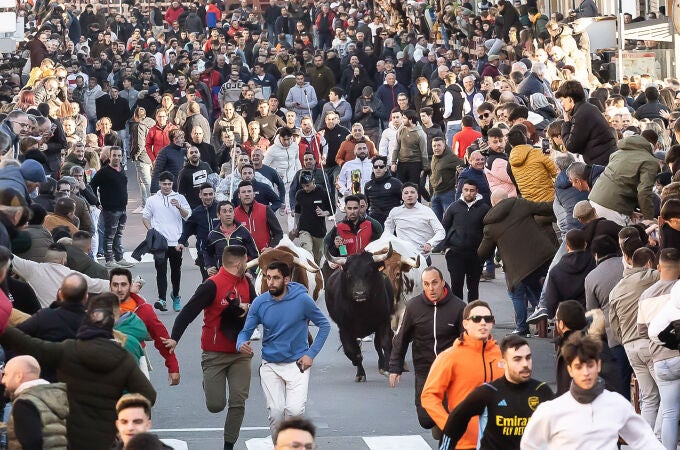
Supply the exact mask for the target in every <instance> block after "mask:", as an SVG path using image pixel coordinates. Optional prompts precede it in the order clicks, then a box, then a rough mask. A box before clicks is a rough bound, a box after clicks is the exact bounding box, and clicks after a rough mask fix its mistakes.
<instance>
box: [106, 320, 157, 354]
mask: <svg viewBox="0 0 680 450" xmlns="http://www.w3.org/2000/svg"><path fill="white" fill-rule="evenodd" d="M113 329H114V330H118V331H120V332H121V333H123V334H124V335H125V336H127V340H126V341H125V350H127V351H129V352H130V353H132V356H134V357H135V360H136V361H139V358H141V357H142V355H143V354H144V348H143V347H142V342H144V341H148V340H150V339H151V336H149V331H148V330H147V329H146V325H144V322H143V321H142V319H140V318H139V316H138V315H137V314H135V313H133V312H127V313H125V314H123V315H121V316H120V319H118V322H116V324H115V325H114V326H113Z"/></svg>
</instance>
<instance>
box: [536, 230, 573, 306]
mask: <svg viewBox="0 0 680 450" xmlns="http://www.w3.org/2000/svg"><path fill="white" fill-rule="evenodd" d="M566 254H567V241H566V240H564V239H562V243H561V244H560V247H559V248H558V249H557V253H555V256H554V257H553V259H552V261H551V262H550V267H548V274H547V275H546V276H545V281H544V282H543V289H541V296H540V298H539V299H538V307H539V308H546V305H545V290H546V289H547V287H548V277H550V270H551V269H552V268H553V267H555V264H557V263H558V262H560V260H561V259H562V257H563V256H564V255H566ZM551 319H552V317H551Z"/></svg>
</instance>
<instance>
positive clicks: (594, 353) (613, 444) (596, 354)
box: [521, 333, 664, 450]
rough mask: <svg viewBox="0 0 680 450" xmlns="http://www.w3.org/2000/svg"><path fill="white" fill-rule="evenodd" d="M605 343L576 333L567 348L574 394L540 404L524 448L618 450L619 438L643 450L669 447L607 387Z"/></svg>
mask: <svg viewBox="0 0 680 450" xmlns="http://www.w3.org/2000/svg"><path fill="white" fill-rule="evenodd" d="M601 351H602V341H601V340H600V339H599V338H595V337H593V336H583V335H582V334H581V333H574V334H573V335H572V336H571V337H570V338H569V340H567V342H566V343H565V344H564V345H563V346H562V356H563V357H564V359H565V360H566V362H567V370H568V371H569V375H570V376H571V378H572V382H571V387H570V388H569V392H565V393H564V394H562V395H561V396H559V397H557V398H556V399H555V400H552V401H549V402H544V403H541V404H540V405H538V407H537V408H536V412H534V414H533V415H532V416H531V419H529V423H528V425H527V426H526V428H525V429H524V435H523V436H522V443H521V448H522V450H538V449H543V448H546V447H547V448H564V449H567V448H597V449H599V450H616V448H617V443H618V441H619V436H621V437H622V438H623V439H624V440H625V441H626V443H627V444H628V446H629V447H630V448H632V449H639V450H664V447H663V445H661V443H660V442H659V441H658V440H657V439H656V436H655V435H654V432H653V431H652V428H651V427H650V426H649V425H648V424H647V422H645V420H644V419H643V418H642V416H639V415H638V414H637V413H636V412H635V410H634V409H633V406H632V405H631V403H630V401H628V400H626V399H625V398H624V397H622V396H621V395H619V394H617V393H615V392H610V391H607V390H605V389H604V380H603V379H602V378H601V377H600V376H599V373H600V369H601V368H602V361H601V360H600V354H601Z"/></svg>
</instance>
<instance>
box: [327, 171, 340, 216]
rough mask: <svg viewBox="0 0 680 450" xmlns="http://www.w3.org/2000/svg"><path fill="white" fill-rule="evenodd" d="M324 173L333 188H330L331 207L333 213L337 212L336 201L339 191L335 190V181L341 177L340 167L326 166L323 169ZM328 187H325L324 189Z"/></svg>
mask: <svg viewBox="0 0 680 450" xmlns="http://www.w3.org/2000/svg"><path fill="white" fill-rule="evenodd" d="M323 171H324V172H326V176H327V177H328V182H329V183H330V184H331V186H328V188H329V189H330V190H329V191H328V193H329V194H330V197H331V202H332V203H331V207H332V208H333V211H335V199H336V193H337V189H335V188H334V186H335V181H336V180H337V178H338V175H340V166H331V167H328V166H324V169H323ZM325 188H326V186H324V189H325Z"/></svg>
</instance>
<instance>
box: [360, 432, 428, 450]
mask: <svg viewBox="0 0 680 450" xmlns="http://www.w3.org/2000/svg"><path fill="white" fill-rule="evenodd" d="M363 440H364V442H365V443H366V445H368V448H370V449H371V450H403V449H405V448H407V449H409V450H432V449H431V447H430V446H429V445H427V442H425V439H423V437H422V436H419V435H411V436H368V437H363Z"/></svg>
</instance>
